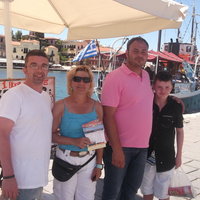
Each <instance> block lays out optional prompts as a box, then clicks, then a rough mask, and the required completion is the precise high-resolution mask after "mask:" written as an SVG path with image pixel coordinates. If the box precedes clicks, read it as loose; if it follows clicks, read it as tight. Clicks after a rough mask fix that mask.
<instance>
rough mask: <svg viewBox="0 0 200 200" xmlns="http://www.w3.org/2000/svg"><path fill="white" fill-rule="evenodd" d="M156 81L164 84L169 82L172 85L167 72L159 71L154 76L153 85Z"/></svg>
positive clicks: (170, 77)
mask: <svg viewBox="0 0 200 200" xmlns="http://www.w3.org/2000/svg"><path fill="white" fill-rule="evenodd" d="M157 80H159V81H164V82H168V81H171V83H172V75H171V74H170V73H169V72H168V71H160V72H158V73H157V74H156V76H155V78H154V81H153V83H154V84H155V83H156V81H157Z"/></svg>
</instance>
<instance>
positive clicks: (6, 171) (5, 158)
mask: <svg viewBox="0 0 200 200" xmlns="http://www.w3.org/2000/svg"><path fill="white" fill-rule="evenodd" d="M48 67H49V62H48V57H47V55H46V54H45V53H44V52H43V51H41V50H32V51H30V52H29V53H28V54H27V55H26V58H25V66H24V68H23V72H24V74H25V76H26V80H25V82H24V83H22V84H20V85H18V86H16V87H14V88H11V89H9V90H8V91H7V92H6V93H5V94H4V95H3V97H2V98H1V99H0V158H1V165H2V169H3V183H2V196H3V198H5V199H17V200H33V199H37V200H39V199H40V196H41V193H42V189H43V186H45V185H47V183H48V169H49V159H50V149H51V132H52V131H51V129H52V113H51V99H50V96H49V95H48V94H47V93H46V92H44V91H43V90H42V87H43V86H42V85H43V81H44V80H45V79H46V78H47V73H48Z"/></svg>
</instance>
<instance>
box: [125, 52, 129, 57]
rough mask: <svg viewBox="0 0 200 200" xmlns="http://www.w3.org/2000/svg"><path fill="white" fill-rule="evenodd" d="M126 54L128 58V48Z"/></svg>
mask: <svg viewBox="0 0 200 200" xmlns="http://www.w3.org/2000/svg"><path fill="white" fill-rule="evenodd" d="M125 54H126V58H127V57H128V50H126V53H125Z"/></svg>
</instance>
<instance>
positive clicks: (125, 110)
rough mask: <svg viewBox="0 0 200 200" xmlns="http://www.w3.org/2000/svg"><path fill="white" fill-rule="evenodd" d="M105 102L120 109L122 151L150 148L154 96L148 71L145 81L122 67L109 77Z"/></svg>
mask: <svg viewBox="0 0 200 200" xmlns="http://www.w3.org/2000/svg"><path fill="white" fill-rule="evenodd" d="M101 102H102V105H104V106H111V107H115V108H117V111H116V113H115V120H116V123H117V130H118V134H119V138H120V142H121V145H122V147H136V148H146V147H148V144H149V137H150V133H151V127H152V110H153V108H152V105H153V92H152V88H151V85H150V80H149V75H148V73H147V72H146V71H145V70H142V78H141V77H140V76H139V75H137V74H136V73H134V72H132V71H131V70H130V69H129V68H128V67H127V66H126V65H125V64H122V66H121V67H119V68H118V69H116V70H114V71H113V72H111V73H109V74H108V75H107V76H106V79H105V81H104V84H103V90H102V96H101Z"/></svg>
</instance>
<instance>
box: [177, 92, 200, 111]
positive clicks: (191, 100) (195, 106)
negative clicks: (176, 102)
mask: <svg viewBox="0 0 200 200" xmlns="http://www.w3.org/2000/svg"><path fill="white" fill-rule="evenodd" d="M173 95H174V96H176V97H178V98H180V99H181V100H182V101H183V102H184V105H185V112H184V113H186V114H189V113H195V112H200V90H197V91H194V92H186V93H176V94H173Z"/></svg>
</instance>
